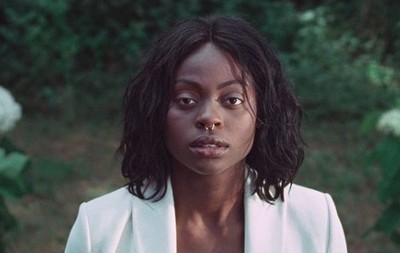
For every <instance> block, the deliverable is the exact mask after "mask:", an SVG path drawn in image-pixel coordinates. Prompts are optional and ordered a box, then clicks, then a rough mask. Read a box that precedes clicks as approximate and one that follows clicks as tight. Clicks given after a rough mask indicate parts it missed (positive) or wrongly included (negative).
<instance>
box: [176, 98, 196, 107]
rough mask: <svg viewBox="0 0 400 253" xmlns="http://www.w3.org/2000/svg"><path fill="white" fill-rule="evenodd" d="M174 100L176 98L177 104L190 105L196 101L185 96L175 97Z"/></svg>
mask: <svg viewBox="0 0 400 253" xmlns="http://www.w3.org/2000/svg"><path fill="white" fill-rule="evenodd" d="M176 100H177V102H178V104H180V105H190V104H194V103H196V101H194V99H191V98H187V97H181V98H177V99H176Z"/></svg>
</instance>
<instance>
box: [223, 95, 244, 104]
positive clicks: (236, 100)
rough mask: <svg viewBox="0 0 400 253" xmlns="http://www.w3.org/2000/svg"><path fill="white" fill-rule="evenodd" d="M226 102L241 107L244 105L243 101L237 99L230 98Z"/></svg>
mask: <svg viewBox="0 0 400 253" xmlns="http://www.w3.org/2000/svg"><path fill="white" fill-rule="evenodd" d="M225 102H226V103H228V104H229V105H240V104H242V103H243V99H241V98H237V97H228V98H226V99H225Z"/></svg>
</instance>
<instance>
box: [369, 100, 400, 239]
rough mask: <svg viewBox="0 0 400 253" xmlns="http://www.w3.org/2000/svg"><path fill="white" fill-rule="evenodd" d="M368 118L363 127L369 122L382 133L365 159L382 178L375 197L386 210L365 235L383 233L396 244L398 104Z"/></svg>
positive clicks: (399, 223)
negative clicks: (376, 166)
mask: <svg viewBox="0 0 400 253" xmlns="http://www.w3.org/2000/svg"><path fill="white" fill-rule="evenodd" d="M371 118H372V119H375V120H371ZM371 118H370V119H368V120H366V121H365V124H366V125H371V123H372V124H373V125H376V127H377V129H378V130H379V131H380V132H382V133H383V134H385V135H384V137H383V138H382V139H381V140H380V141H379V142H378V144H377V145H376V147H375V149H374V151H373V153H372V155H371V156H370V157H369V163H370V165H372V166H374V165H375V163H377V164H378V165H379V166H380V167H381V169H382V176H383V178H382V180H381V182H380V184H379V187H378V190H377V194H378V197H379V199H380V201H381V202H382V203H383V204H384V205H385V206H386V208H385V210H384V211H383V213H382V214H381V216H380V217H379V219H378V220H377V221H376V223H375V225H374V226H373V227H372V228H371V229H370V231H369V233H370V232H371V231H379V232H382V233H385V234H386V235H388V236H389V237H390V238H391V239H392V240H393V241H394V242H395V243H397V244H399V245H400V188H399V185H398V183H399V182H400V159H399V157H400V101H399V105H398V108H395V109H392V110H389V111H387V112H385V113H383V114H382V115H381V116H380V117H375V116H373V117H371ZM367 128H368V127H367ZM369 128H370V127H369Z"/></svg>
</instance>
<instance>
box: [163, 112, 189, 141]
mask: <svg viewBox="0 0 400 253" xmlns="http://www.w3.org/2000/svg"><path fill="white" fill-rule="evenodd" d="M187 124H188V123H187V120H186V119H185V117H183V114H182V112H181V111H179V112H178V111H177V110H174V109H173V108H170V109H169V111H168V113H167V119H166V128H165V132H164V139H165V142H166V144H167V147H168V149H170V148H173V147H174V145H175V144H178V143H179V142H180V140H182V135H183V134H184V133H185V132H186V131H187V129H188V126H187Z"/></svg>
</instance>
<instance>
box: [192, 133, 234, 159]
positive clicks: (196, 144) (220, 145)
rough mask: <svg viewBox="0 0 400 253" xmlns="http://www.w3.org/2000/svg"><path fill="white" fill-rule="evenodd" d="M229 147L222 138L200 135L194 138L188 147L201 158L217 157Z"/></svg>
mask: <svg viewBox="0 0 400 253" xmlns="http://www.w3.org/2000/svg"><path fill="white" fill-rule="evenodd" d="M228 148H229V145H228V144H227V143H226V142H225V141H224V140H222V139H220V138H217V137H213V136H201V137H199V138H197V139H195V140H194V141H193V142H192V143H191V144H190V146H189V149H190V150H191V151H192V152H194V153H195V154H196V155H198V156H200V157H203V158H218V157H220V156H221V155H222V154H223V153H225V151H226V150H227V149H228Z"/></svg>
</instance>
